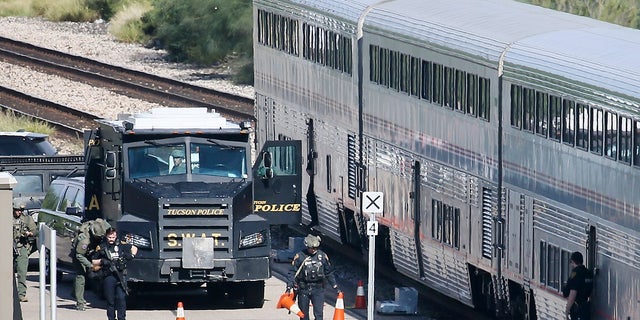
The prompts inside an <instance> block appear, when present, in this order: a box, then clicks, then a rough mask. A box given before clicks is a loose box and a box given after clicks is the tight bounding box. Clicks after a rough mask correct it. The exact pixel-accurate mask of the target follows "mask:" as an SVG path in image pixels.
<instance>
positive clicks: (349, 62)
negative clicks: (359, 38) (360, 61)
mask: <svg viewBox="0 0 640 320" xmlns="http://www.w3.org/2000/svg"><path fill="white" fill-rule="evenodd" d="M341 39H342V41H341V43H342V46H341V52H342V56H344V58H343V64H344V67H343V69H342V70H343V71H344V72H346V73H347V74H349V75H351V74H352V72H353V56H352V54H353V52H351V38H348V37H342V36H341Z"/></svg>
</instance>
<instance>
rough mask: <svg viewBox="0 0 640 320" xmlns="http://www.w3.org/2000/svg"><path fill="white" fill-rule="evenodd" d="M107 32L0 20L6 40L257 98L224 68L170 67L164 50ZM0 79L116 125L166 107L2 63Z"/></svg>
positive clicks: (64, 146) (89, 26) (62, 144)
mask: <svg viewBox="0 0 640 320" xmlns="http://www.w3.org/2000/svg"><path fill="white" fill-rule="evenodd" d="M107 29H108V25H107V24H106V23H104V22H94V23H75V22H50V21H46V20H43V19H40V18H23V17H5V18H0V36H3V37H7V38H10V39H13V40H17V41H22V42H26V43H30V44H33V45H36V46H41V47H45V48H48V49H52V50H57V51H61V52H65V53H70V54H73V55H77V56H82V57H85V58H89V59H93V60H96V61H100V62H103V63H107V64H112V65H117V66H121V67H124V68H128V69H132V70H138V71H142V72H146V73H151V74H155V75H158V76H161V77H166V78H170V79H175V80H179V81H183V82H186V83H189V84H193V85H198V86H202V87H206V88H212V89H215V90H220V91H224V92H228V93H232V94H237V95H241V96H245V97H249V98H253V96H254V91H253V87H251V86H238V85H234V84H232V83H231V82H230V81H228V80H225V78H226V77H227V76H228V70H227V69H226V67H224V66H221V67H217V68H202V67H197V66H193V65H188V64H180V63H171V62H167V61H166V58H167V53H166V52H165V51H164V50H155V49H149V48H145V47H144V46H142V45H139V44H128V43H123V42H119V41H117V40H116V39H115V38H114V37H113V36H112V35H110V34H109V33H108V31H107ZM0 74H2V77H0V85H1V86H4V87H8V88H11V89H13V90H16V91H20V92H24V93H26V94H29V95H32V96H36V97H38V98H41V99H45V100H50V101H53V102H56V103H59V104H63V105H67V106H71V107H75V108H78V109H81V110H83V111H86V112H90V113H93V114H95V115H97V116H99V117H102V118H107V119H113V118H115V117H116V116H117V115H118V114H119V113H135V112H139V111H145V110H148V109H150V108H154V107H162V106H161V105H158V104H155V103H149V102H146V101H141V100H138V99H132V98H129V97H127V96H123V95H119V94H116V93H113V92H111V91H109V90H106V89H102V88H95V87H92V86H89V85H85V84H82V83H78V82H74V81H70V80H67V79H66V78H61V77H58V76H53V75H48V74H44V73H40V72H37V71H34V70H31V69H28V68H24V67H20V66H15V65H11V64H8V63H4V62H0ZM51 142H52V143H53V144H54V145H55V146H56V147H57V148H58V149H59V152H60V153H61V154H77V153H81V152H82V147H81V142H78V141H58V139H57V138H55V137H52V138H51ZM73 144H76V145H77V146H76V145H73Z"/></svg>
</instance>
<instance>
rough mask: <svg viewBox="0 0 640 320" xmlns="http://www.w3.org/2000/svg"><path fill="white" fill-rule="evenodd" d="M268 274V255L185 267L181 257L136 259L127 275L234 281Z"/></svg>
mask: <svg viewBox="0 0 640 320" xmlns="http://www.w3.org/2000/svg"><path fill="white" fill-rule="evenodd" d="M269 277H271V269H270V266H269V257H259V258H243V259H220V260H215V261H214V268H213V269H184V268H182V260H181V259H166V260H154V259H134V260H132V261H131V262H130V263H129V264H128V266H127V278H128V279H129V281H133V282H152V283H153V282H166V283H169V282H218V281H230V282H235V281H253V280H265V279H268V278H269Z"/></svg>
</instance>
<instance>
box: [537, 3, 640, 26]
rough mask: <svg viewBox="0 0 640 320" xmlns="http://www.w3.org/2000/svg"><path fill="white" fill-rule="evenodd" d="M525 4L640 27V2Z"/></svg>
mask: <svg viewBox="0 0 640 320" xmlns="http://www.w3.org/2000/svg"><path fill="white" fill-rule="evenodd" d="M525 2H529V3H532V4H535V5H539V6H542V7H545V8H550V9H554V10H558V11H564V12H569V13H572V14H577V15H581V16H586V17H592V18H595V19H598V20H603V21H607V22H611V23H615V24H619V25H623V26H627V27H632V28H638V27H640V23H639V15H640V10H639V7H640V1H638V0H531V1H525Z"/></svg>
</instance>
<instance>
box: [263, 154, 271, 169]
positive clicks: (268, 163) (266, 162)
mask: <svg viewBox="0 0 640 320" xmlns="http://www.w3.org/2000/svg"><path fill="white" fill-rule="evenodd" d="M263 162H264V166H265V168H271V152H269V151H265V152H264V159H263Z"/></svg>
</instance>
